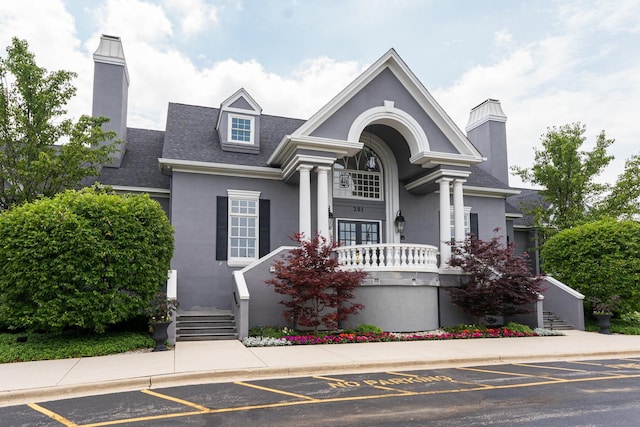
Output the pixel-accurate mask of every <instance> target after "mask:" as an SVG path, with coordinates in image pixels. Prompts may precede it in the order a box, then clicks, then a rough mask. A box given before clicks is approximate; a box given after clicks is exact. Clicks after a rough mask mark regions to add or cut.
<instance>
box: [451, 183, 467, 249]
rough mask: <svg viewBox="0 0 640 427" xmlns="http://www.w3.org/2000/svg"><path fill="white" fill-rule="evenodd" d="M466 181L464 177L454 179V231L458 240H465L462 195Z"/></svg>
mask: <svg viewBox="0 0 640 427" xmlns="http://www.w3.org/2000/svg"><path fill="white" fill-rule="evenodd" d="M464 182H466V181H465V180H464V179H456V180H454V181H453V230H454V231H453V233H454V237H455V240H456V244H458V242H462V241H464V238H465V237H466V236H465V233H464V198H463V196H462V184H463V183H464Z"/></svg>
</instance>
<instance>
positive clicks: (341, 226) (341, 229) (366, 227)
mask: <svg viewBox="0 0 640 427" xmlns="http://www.w3.org/2000/svg"><path fill="white" fill-rule="evenodd" d="M338 239H339V241H340V245H341V246H351V245H373V244H377V243H380V221H353V220H346V219H339V220H338Z"/></svg>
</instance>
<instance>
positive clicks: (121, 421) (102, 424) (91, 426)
mask: <svg viewBox="0 0 640 427" xmlns="http://www.w3.org/2000/svg"><path fill="white" fill-rule="evenodd" d="M207 413H209V411H207V412H203V411H192V412H175V413H171V414H162V415H149V416H146V417H136V418H123V419H119V420H111V421H102V422H99V423H92V424H82V425H79V426H78V427H106V426H115V425H118V424H129V423H139V422H142V421H155V420H168V419H170V418H178V417H190V416H192V415H203V414H207Z"/></svg>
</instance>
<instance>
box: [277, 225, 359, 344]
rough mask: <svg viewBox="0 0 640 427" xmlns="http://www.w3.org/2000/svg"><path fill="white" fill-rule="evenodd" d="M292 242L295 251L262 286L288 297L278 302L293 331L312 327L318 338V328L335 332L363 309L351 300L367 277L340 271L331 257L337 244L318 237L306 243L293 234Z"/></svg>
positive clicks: (302, 238) (334, 258)
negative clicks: (265, 284)
mask: <svg viewBox="0 0 640 427" xmlns="http://www.w3.org/2000/svg"><path fill="white" fill-rule="evenodd" d="M292 240H295V241H296V242H297V243H298V247H297V248H295V249H293V250H292V251H291V252H290V253H289V255H287V257H286V258H285V259H284V260H277V261H276V262H275V263H274V268H275V278H273V279H269V280H267V281H266V282H265V283H267V284H268V285H273V286H274V288H275V291H276V292H277V293H279V294H282V295H285V296H287V297H288V298H286V299H283V300H281V301H280V304H282V305H284V306H285V307H286V308H287V309H286V310H284V311H283V313H282V315H283V316H284V317H285V319H287V321H289V322H290V323H291V324H292V325H293V327H294V328H296V329H297V328H298V327H299V326H302V327H311V328H313V330H314V333H316V334H317V332H318V327H319V326H321V325H323V326H324V327H325V328H327V329H334V328H336V327H337V326H338V322H339V321H344V320H347V318H348V316H349V315H351V314H355V313H357V312H359V311H360V310H362V309H363V308H364V306H363V305H362V304H358V303H352V302H351V300H352V299H353V298H354V296H355V289H356V288H357V287H358V286H360V284H361V283H362V281H363V280H364V278H365V277H366V275H367V273H365V272H364V271H360V270H356V271H345V270H340V269H339V265H338V260H337V258H336V257H335V254H334V253H333V249H335V248H336V247H338V246H339V243H337V242H330V241H327V239H325V238H324V237H322V236H319V235H316V236H315V237H314V238H313V239H311V240H308V239H306V238H304V236H303V235H301V234H295V235H294V236H293V238H292Z"/></svg>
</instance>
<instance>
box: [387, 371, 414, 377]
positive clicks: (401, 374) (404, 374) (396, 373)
mask: <svg viewBox="0 0 640 427" xmlns="http://www.w3.org/2000/svg"><path fill="white" fill-rule="evenodd" d="M387 374H389V375H399V376H401V377H414V378H415V377H421V376H422V375H420V374H407V373H406V372H387Z"/></svg>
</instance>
